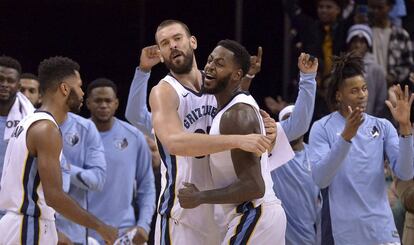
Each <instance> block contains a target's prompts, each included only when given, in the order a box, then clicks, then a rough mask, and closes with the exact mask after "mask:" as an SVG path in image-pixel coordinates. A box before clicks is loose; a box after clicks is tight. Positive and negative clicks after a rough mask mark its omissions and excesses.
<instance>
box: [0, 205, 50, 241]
mask: <svg viewBox="0 0 414 245" xmlns="http://www.w3.org/2000/svg"><path fill="white" fill-rule="evenodd" d="M57 242H58V237H57V232H56V226H55V221H50V220H44V219H38V218H33V217H31V216H25V215H20V214H16V213H13V212H7V213H6V215H4V216H3V218H1V220H0V245H20V244H28V245H29V244H30V245H32V244H33V245H37V244H39V245H49V244H50V245H52V244H53V245H56V244H57Z"/></svg>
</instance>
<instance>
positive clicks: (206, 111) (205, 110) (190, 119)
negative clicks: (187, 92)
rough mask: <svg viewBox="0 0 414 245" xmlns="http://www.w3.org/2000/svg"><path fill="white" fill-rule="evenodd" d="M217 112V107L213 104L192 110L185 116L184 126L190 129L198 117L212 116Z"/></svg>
mask: <svg viewBox="0 0 414 245" xmlns="http://www.w3.org/2000/svg"><path fill="white" fill-rule="evenodd" d="M216 114H217V108H216V107H214V106H211V105H203V106H201V107H199V108H196V109H194V110H192V111H191V112H190V113H188V114H187V115H186V116H185V117H184V127H185V128H186V129H188V128H189V127H190V126H191V124H193V123H195V122H196V121H197V120H198V119H200V118H202V117H205V116H211V117H214V116H215V115H216Z"/></svg>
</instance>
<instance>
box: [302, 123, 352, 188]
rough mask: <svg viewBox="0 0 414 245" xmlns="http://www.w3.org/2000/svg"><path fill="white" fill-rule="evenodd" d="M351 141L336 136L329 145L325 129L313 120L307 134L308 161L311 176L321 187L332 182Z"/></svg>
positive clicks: (349, 147)
mask: <svg viewBox="0 0 414 245" xmlns="http://www.w3.org/2000/svg"><path fill="white" fill-rule="evenodd" d="M351 145H352V144H351V143H350V142H347V141H345V140H344V139H343V138H342V136H338V137H337V139H336V141H335V142H334V143H333V145H332V146H331V145H330V143H329V141H328V136H327V133H326V130H325V129H324V128H323V127H322V125H321V123H320V122H315V123H314V125H313V126H312V129H311V132H310V135H309V146H310V154H309V158H310V162H311V167H312V177H313V179H314V181H315V183H316V184H317V185H318V186H319V187H320V188H321V189H322V188H325V187H327V186H329V184H330V183H331V182H332V179H333V178H334V177H335V175H336V173H337V171H338V169H339V168H340V167H341V164H342V163H343V162H344V160H345V158H346V156H347V154H348V153H349V150H350V149H351Z"/></svg>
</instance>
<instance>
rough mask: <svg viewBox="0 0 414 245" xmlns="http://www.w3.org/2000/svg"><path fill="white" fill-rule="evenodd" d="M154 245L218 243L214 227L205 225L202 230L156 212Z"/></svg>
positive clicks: (211, 244)
mask: <svg viewBox="0 0 414 245" xmlns="http://www.w3.org/2000/svg"><path fill="white" fill-rule="evenodd" d="M154 243H155V245H194V244H197V245H214V244H220V241H219V234H218V231H217V230H215V227H208V225H207V224H206V227H205V229H204V230H203V231H200V230H197V229H195V228H194V227H192V226H190V225H187V224H185V223H182V222H179V221H177V220H175V219H172V218H169V217H166V216H164V215H162V216H161V215H160V214H158V216H157V223H156V226H155V236H154Z"/></svg>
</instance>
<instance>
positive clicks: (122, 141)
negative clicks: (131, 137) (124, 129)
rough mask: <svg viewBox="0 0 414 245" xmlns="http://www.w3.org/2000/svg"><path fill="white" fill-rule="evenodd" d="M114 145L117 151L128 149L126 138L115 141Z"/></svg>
mask: <svg viewBox="0 0 414 245" xmlns="http://www.w3.org/2000/svg"><path fill="white" fill-rule="evenodd" d="M114 144H115V148H117V149H119V150H123V149H125V148H127V147H128V140H127V139H126V138H123V139H115V141H114Z"/></svg>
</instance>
